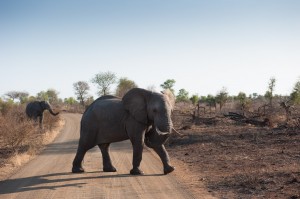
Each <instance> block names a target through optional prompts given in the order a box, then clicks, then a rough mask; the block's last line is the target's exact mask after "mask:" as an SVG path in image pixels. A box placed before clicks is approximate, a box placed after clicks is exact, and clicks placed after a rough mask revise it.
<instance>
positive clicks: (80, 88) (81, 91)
mask: <svg viewBox="0 0 300 199" xmlns="http://www.w3.org/2000/svg"><path fill="white" fill-rule="evenodd" d="M73 88H74V90H75V95H76V96H77V99H78V100H79V102H80V104H81V105H82V106H84V105H85V101H86V98H87V95H88V91H89V90H90V86H89V85H88V83H87V82H85V81H78V82H75V83H74V84H73Z"/></svg>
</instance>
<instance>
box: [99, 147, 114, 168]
mask: <svg viewBox="0 0 300 199" xmlns="http://www.w3.org/2000/svg"><path fill="white" fill-rule="evenodd" d="M109 145H110V143H106V144H98V147H99V148H100V150H101V153H102V159H103V171H104V172H116V171H117V169H116V168H115V167H114V166H113V165H112V163H111V159H110V156H109Z"/></svg>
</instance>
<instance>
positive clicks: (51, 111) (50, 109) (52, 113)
mask: <svg viewBox="0 0 300 199" xmlns="http://www.w3.org/2000/svg"><path fill="white" fill-rule="evenodd" d="M48 110H49V112H50V113H51V115H54V116H56V115H58V114H59V112H57V113H54V112H53V110H52V108H49V109H48Z"/></svg>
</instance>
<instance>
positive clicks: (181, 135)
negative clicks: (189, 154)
mask: <svg viewBox="0 0 300 199" xmlns="http://www.w3.org/2000/svg"><path fill="white" fill-rule="evenodd" d="M172 129H173V131H174V132H175V133H177V134H178V135H180V137H183V136H185V135H183V134H182V133H179V132H178V131H176V130H175V129H174V128H173V127H172Z"/></svg>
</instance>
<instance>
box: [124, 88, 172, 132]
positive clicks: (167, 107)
mask: <svg viewBox="0 0 300 199" xmlns="http://www.w3.org/2000/svg"><path fill="white" fill-rule="evenodd" d="M122 101H123V104H124V107H125V109H126V110H127V111H128V112H129V114H130V115H131V116H132V117H133V118H134V119H135V120H136V121H138V122H140V123H143V124H145V125H148V126H150V125H152V128H154V129H155V132H156V133H158V134H160V135H164V134H170V133H171V131H172V128H173V123H172V120H171V111H172V109H173V107H174V102H175V100H174V95H173V94H172V93H171V92H170V91H167V92H164V93H157V92H152V91H148V90H145V89H141V88H133V89H131V90H130V91H128V92H127V93H126V94H125V95H124V97H123V99H122Z"/></svg>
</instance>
